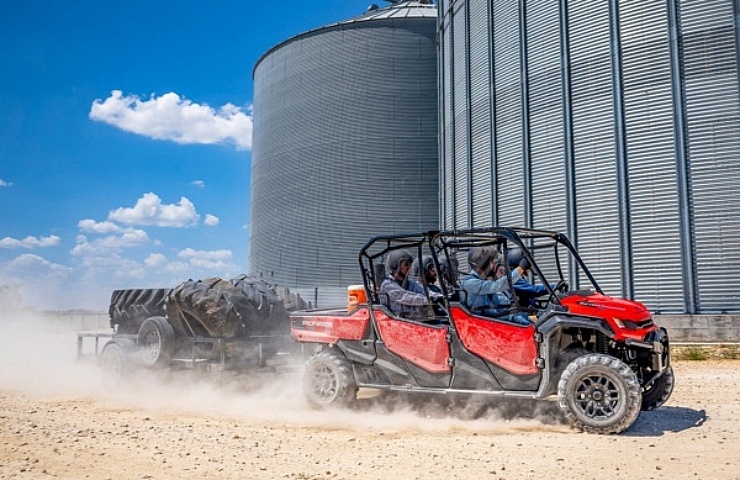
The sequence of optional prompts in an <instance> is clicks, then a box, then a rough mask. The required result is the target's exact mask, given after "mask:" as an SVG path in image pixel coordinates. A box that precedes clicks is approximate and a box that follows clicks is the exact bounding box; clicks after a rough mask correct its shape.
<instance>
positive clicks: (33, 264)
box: [4, 253, 72, 276]
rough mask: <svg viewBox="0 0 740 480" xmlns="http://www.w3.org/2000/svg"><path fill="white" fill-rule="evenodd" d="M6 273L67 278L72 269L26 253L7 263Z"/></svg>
mask: <svg viewBox="0 0 740 480" xmlns="http://www.w3.org/2000/svg"><path fill="white" fill-rule="evenodd" d="M4 270H5V271H6V272H10V273H14V274H27V275H29V274H30V275H34V276H36V275H38V276H48V275H53V276H57V275H61V276H66V275H67V274H69V273H70V272H72V268H70V267H65V266H64V265H60V264H58V263H53V262H50V261H48V260H46V259H45V258H43V257H40V256H38V255H35V254H33V253H24V254H22V255H19V256H18V257H16V258H14V259H13V260H10V261H9V262H7V263H6V264H5V266H4Z"/></svg>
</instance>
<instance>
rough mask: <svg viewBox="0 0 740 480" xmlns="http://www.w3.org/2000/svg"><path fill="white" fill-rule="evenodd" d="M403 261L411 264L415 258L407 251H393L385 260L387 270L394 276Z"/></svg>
mask: <svg viewBox="0 0 740 480" xmlns="http://www.w3.org/2000/svg"><path fill="white" fill-rule="evenodd" d="M403 260H407V261H408V262H409V263H411V260H413V257H412V256H411V254H410V253H409V252H407V251H406V250H393V251H392V252H391V253H389V254H388V258H387V259H386V260H385V269H386V270H387V271H388V272H390V273H391V274H394V273H396V272H397V271H398V270H399V269H400V268H401V262H402V261H403Z"/></svg>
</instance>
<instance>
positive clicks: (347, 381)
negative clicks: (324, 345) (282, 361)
mask: <svg viewBox="0 0 740 480" xmlns="http://www.w3.org/2000/svg"><path fill="white" fill-rule="evenodd" d="M303 389H304V393H305V395H306V400H308V403H309V404H310V405H311V406H312V407H314V408H324V407H329V406H342V407H344V406H347V405H349V404H351V403H352V402H353V401H354V400H355V399H356V398H357V384H356V383H355V377H354V374H353V373H352V365H351V364H350V362H349V360H347V357H345V356H344V355H343V354H342V353H341V352H339V351H337V350H335V349H328V350H322V351H320V352H318V353H316V354H315V355H314V356H313V357H311V358H310V359H309V360H308V364H307V365H306V370H305V373H304V380H303Z"/></svg>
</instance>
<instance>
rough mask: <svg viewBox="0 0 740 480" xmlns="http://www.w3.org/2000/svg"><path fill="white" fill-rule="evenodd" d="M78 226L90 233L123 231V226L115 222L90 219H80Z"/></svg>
mask: <svg viewBox="0 0 740 480" xmlns="http://www.w3.org/2000/svg"><path fill="white" fill-rule="evenodd" d="M77 226H78V227H79V228H80V230H82V231H83V232H88V233H119V232H122V231H123V228H121V227H120V226H118V225H116V224H115V223H113V222H107V221H106V222H96V221H95V220H90V219H86V220H80V221H79V222H78V223H77Z"/></svg>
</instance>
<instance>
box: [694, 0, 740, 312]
mask: <svg viewBox="0 0 740 480" xmlns="http://www.w3.org/2000/svg"><path fill="white" fill-rule="evenodd" d="M732 3H733V2H731V1H729V0H702V1H697V0H692V1H681V2H680V3H679V5H680V22H681V45H682V53H683V67H684V75H685V88H686V116H687V122H688V139H689V157H690V167H691V188H692V198H691V200H692V205H693V214H694V229H693V231H694V234H695V247H696V262H697V276H698V287H699V307H700V309H701V310H702V311H707V312H718V311H733V312H737V311H740V214H738V212H740V195H738V188H739V187H740V161H738V158H740V99H738V76H737V75H738V65H737V53H736V51H735V37H734V34H735V31H734V30H735V28H736V27H735V26H734V25H733V14H734V12H733V5H732Z"/></svg>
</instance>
